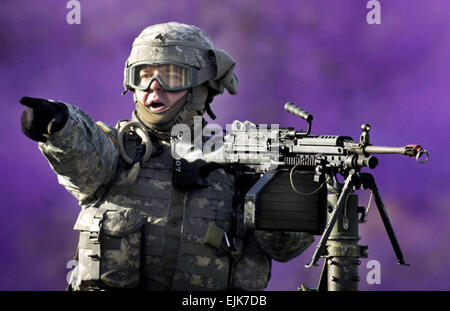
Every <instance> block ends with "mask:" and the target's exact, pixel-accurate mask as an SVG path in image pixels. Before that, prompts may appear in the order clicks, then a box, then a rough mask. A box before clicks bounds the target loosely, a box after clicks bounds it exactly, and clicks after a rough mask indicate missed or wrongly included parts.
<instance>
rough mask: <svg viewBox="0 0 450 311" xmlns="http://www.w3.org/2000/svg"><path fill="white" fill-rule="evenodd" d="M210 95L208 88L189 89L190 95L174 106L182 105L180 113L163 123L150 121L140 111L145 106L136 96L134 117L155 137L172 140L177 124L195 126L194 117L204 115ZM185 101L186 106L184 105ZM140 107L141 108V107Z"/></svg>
mask: <svg viewBox="0 0 450 311" xmlns="http://www.w3.org/2000/svg"><path fill="white" fill-rule="evenodd" d="M207 95H208V88H207V87H206V86H204V85H199V86H196V87H194V88H191V89H189V91H188V93H187V94H186V95H185V96H183V97H182V98H181V99H180V100H179V101H178V102H176V103H175V104H174V106H177V105H180V104H181V105H182V106H181V108H180V109H179V111H178V113H176V114H175V116H174V117H173V118H170V119H169V120H168V121H166V122H163V123H159V122H158V123H152V122H150V121H149V120H148V116H146V114H147V113H148V112H147V111H146V110H144V109H145V108H144V109H140V107H143V105H140V104H139V103H138V101H137V97H136V94H134V95H133V98H134V102H135V104H136V109H135V111H134V112H133V117H136V118H137V119H138V120H139V121H141V122H142V123H143V124H144V125H145V126H146V127H147V128H148V129H149V130H150V131H151V132H152V133H153V134H155V136H157V137H159V138H161V139H164V140H168V139H169V138H170V132H171V130H172V127H173V126H174V125H175V124H180V123H183V122H184V123H185V124H187V125H188V126H189V127H192V126H193V121H194V119H193V117H194V116H196V115H200V116H201V115H203V113H204V112H205V109H206V104H205V103H206V99H207ZM183 101H184V104H183V103H182V102H183ZM139 106H140V107H139Z"/></svg>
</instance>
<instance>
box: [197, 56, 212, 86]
mask: <svg viewBox="0 0 450 311" xmlns="http://www.w3.org/2000/svg"><path fill="white" fill-rule="evenodd" d="M216 74H217V66H216V63H215V62H212V63H209V64H208V65H206V66H205V67H203V68H201V69H200V70H199V71H197V81H194V86H197V85H200V84H202V83H204V82H206V81H208V80H210V79H212V78H214V77H215V76H216Z"/></svg>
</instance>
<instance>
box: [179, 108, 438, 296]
mask: <svg viewBox="0 0 450 311" xmlns="http://www.w3.org/2000/svg"><path fill="white" fill-rule="evenodd" d="M284 108H285V110H286V111H288V112H290V113H292V114H294V115H296V116H299V117H301V118H302V119H304V120H305V121H306V122H307V123H308V128H307V130H306V131H305V130H300V131H297V130H295V129H293V128H279V127H278V126H277V125H272V126H271V127H267V126H266V125H260V126H258V125H256V124H254V123H251V122H249V121H245V122H240V121H234V122H233V124H232V126H231V130H230V131H229V132H228V133H227V134H226V135H225V136H224V137H223V143H221V144H219V145H218V147H217V146H216V148H215V149H214V150H210V151H209V152H206V153H205V152H201V154H199V153H198V152H197V153H196V152H189V153H187V154H185V155H184V156H183V157H176V159H175V161H174V170H173V184H174V186H175V187H178V188H181V189H187V188H202V187H206V186H207V185H208V184H207V180H206V178H207V176H208V174H209V172H210V171H212V170H214V169H217V168H219V167H227V166H228V167H230V166H231V167H233V168H234V169H238V170H242V171H246V172H247V173H251V174H255V175H257V176H258V179H257V181H256V182H255V183H254V184H253V185H252V186H251V188H250V189H249V190H248V192H247V193H246V194H245V204H244V223H245V225H246V227H247V228H249V229H256V230H284V231H298V232H309V233H311V234H315V235H321V237H320V240H319V243H318V244H317V246H316V249H315V252H314V254H313V257H312V259H311V262H310V263H309V264H307V265H305V266H306V267H307V268H310V267H312V266H316V265H317V261H318V260H319V258H320V257H324V258H325V262H324V266H323V270H322V275H321V278H320V281H319V284H318V287H317V289H318V290H357V288H358V287H357V283H358V281H359V276H358V271H357V266H358V265H359V264H360V261H359V259H358V258H362V257H367V249H368V248H367V246H363V245H358V240H359V239H360V237H359V236H358V225H359V223H364V222H365V218H366V214H367V212H368V209H369V208H370V201H371V200H372V196H373V197H374V200H375V203H376V205H377V208H378V211H379V213H380V216H381V218H382V221H383V224H384V226H385V229H386V232H387V234H388V236H389V239H390V242H391V244H392V247H393V249H394V252H395V254H396V257H397V260H398V263H399V264H401V265H407V264H406V262H405V260H404V258H403V254H402V251H401V249H400V245H399V243H398V241H397V238H396V236H395V233H394V230H393V227H392V225H391V222H390V220H389V217H388V214H387V212H386V209H385V206H384V204H383V201H382V199H381V195H380V193H379V191H378V188H377V185H376V183H375V179H374V177H373V176H372V175H371V174H370V173H367V172H362V169H363V168H368V169H374V168H375V167H376V166H377V165H378V159H377V158H376V157H375V156H374V154H403V155H406V156H409V157H416V160H417V162H419V163H425V162H426V161H428V158H429V154H428V152H427V151H426V150H425V149H424V148H422V147H421V146H420V145H406V146H404V147H386V146H373V145H371V144H370V136H369V131H370V129H371V128H370V125H368V124H363V125H362V126H361V130H362V134H361V136H360V139H359V142H355V141H353V139H352V138H351V137H348V136H336V135H320V136H314V135H310V132H311V124H312V120H313V116H312V115H311V114H309V113H308V112H306V111H305V110H303V109H301V108H299V107H297V106H295V105H294V104H292V103H290V102H288V103H287V104H286V105H285V106H284ZM175 142H177V141H175ZM178 142H180V140H178ZM173 147H174V146H173ZM338 175H341V176H342V177H343V178H344V180H345V181H344V182H340V181H339V180H338ZM361 187H362V188H363V189H369V190H370V192H371V197H370V200H369V206H368V207H367V209H365V208H364V207H360V206H358V196H357V195H356V194H354V193H353V192H354V191H355V190H358V189H360V188H361Z"/></svg>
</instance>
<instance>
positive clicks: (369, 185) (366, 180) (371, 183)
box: [361, 173, 409, 266]
mask: <svg viewBox="0 0 450 311" xmlns="http://www.w3.org/2000/svg"><path fill="white" fill-rule="evenodd" d="M361 184H362V187H363V188H364V189H370V191H372V193H373V196H374V199H375V203H376V205H377V208H378V212H379V213H380V216H381V220H382V221H383V224H384V228H385V229H386V232H387V235H388V236H389V240H390V241H391V244H392V248H393V249H394V252H395V255H396V256H397V260H398V264H400V265H404V266H409V264H407V263H406V262H405V260H404V259H403V253H402V250H401V249H400V244H399V243H398V241H397V237H396V236H395V233H394V228H393V227H392V224H391V221H390V220H389V216H388V214H387V212H386V208H385V207H384V204H383V200H381V196H380V192H379V191H378V187H377V185H376V183H375V178H374V177H373V176H372V175H371V174H369V173H361Z"/></svg>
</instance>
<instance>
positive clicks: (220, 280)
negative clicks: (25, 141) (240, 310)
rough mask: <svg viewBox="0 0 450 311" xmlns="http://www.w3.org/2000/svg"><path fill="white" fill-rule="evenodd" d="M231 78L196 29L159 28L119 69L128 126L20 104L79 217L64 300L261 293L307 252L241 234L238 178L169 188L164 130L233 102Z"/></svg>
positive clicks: (290, 242) (297, 237) (220, 176)
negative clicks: (126, 294)
mask: <svg viewBox="0 0 450 311" xmlns="http://www.w3.org/2000/svg"><path fill="white" fill-rule="evenodd" d="M234 66H235V63H234V61H233V59H232V58H231V56H230V55H229V54H228V53H227V52H225V51H223V50H219V49H215V48H214V46H213V43H212V42H211V39H210V38H209V36H208V35H207V34H206V33H205V32H203V31H202V30H201V29H199V28H197V27H195V26H190V25H185V24H180V23H176V22H171V23H165V24H158V25H153V26H150V27H147V28H145V29H144V30H143V31H142V32H141V34H140V35H139V36H138V37H137V38H136V39H135V41H134V43H133V46H132V49H131V54H130V56H129V58H128V59H127V61H126V65H125V71H124V86H125V88H126V90H125V92H126V91H132V92H134V96H133V98H134V102H135V110H134V111H133V113H132V120H131V121H130V122H128V121H120V122H118V123H117V125H116V126H115V127H110V126H108V125H106V124H104V123H102V122H97V123H95V122H93V121H92V119H91V118H90V117H89V116H88V115H87V114H86V113H85V112H83V111H82V110H81V109H79V108H77V107H75V106H72V105H69V104H65V103H62V102H58V101H52V100H45V99H38V98H30V97H24V98H22V99H21V100H20V103H21V104H23V105H25V106H26V109H25V111H24V112H23V114H22V117H21V123H22V131H23V132H24V134H25V135H26V136H28V137H29V138H31V139H33V140H35V141H38V142H39V148H40V150H41V151H42V153H43V154H44V156H45V157H46V158H47V159H48V161H49V163H50V166H51V167H52V169H53V170H54V171H55V172H56V174H57V175H58V181H59V183H60V184H61V185H63V186H64V187H65V188H66V189H67V190H68V191H69V192H70V193H71V194H73V195H74V196H75V197H76V198H77V199H78V200H79V204H80V206H81V212H80V214H79V216H78V219H77V221H76V223H75V226H74V229H75V230H78V231H79V232H80V239H79V244H78V249H77V256H76V260H77V261H78V265H77V268H76V269H75V270H74V272H73V273H72V276H71V281H70V285H69V289H70V290H108V289H119V288H120V289H123V288H139V289H147V290H228V289H232V290H263V289H264V288H266V287H267V283H268V281H269V278H270V270H271V260H272V259H275V260H278V261H283V262H284V261H287V260H290V259H292V258H294V257H295V256H297V255H299V254H300V253H301V252H302V251H303V250H304V249H306V248H307V247H308V246H309V245H310V244H311V243H312V241H313V237H312V236H311V235H309V234H306V233H294V232H265V231H252V232H248V231H246V230H245V228H244V227H243V221H242V219H243V216H242V213H243V211H242V204H241V203H240V196H239V193H240V192H239V185H238V183H237V182H236V176H234V175H233V172H230V171H227V172H225V170H224V169H217V170H215V171H213V172H211V174H210V176H209V178H208V182H209V187H206V188H203V189H177V188H175V187H173V185H172V173H171V172H172V163H173V158H172V156H171V150H170V132H171V128H172V127H173V126H174V125H175V124H180V123H184V124H187V125H189V126H191V127H192V126H193V119H194V117H195V116H202V115H203V114H204V113H205V112H207V113H208V114H209V115H210V116H212V117H213V118H214V115H213V113H212V111H211V108H210V103H211V102H212V100H213V98H214V97H215V96H216V95H218V94H221V93H223V92H224V90H225V89H227V90H228V92H229V93H230V94H236V92H237V85H238V80H237V77H236V75H235V73H234ZM241 192H242V191H241Z"/></svg>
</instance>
